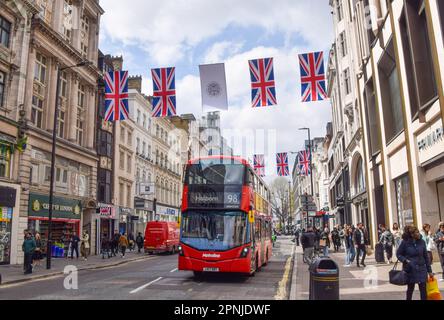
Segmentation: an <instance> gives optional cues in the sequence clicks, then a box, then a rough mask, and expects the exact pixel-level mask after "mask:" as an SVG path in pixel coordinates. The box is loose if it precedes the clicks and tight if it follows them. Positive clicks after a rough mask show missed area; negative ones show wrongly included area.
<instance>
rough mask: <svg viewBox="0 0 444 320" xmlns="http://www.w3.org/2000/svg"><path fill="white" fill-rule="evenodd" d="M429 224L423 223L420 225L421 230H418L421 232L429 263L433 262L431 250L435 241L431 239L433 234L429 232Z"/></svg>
mask: <svg viewBox="0 0 444 320" xmlns="http://www.w3.org/2000/svg"><path fill="white" fill-rule="evenodd" d="M431 228H432V227H431V225H430V224H427V223H426V224H424V225H423V226H422V230H421V231H420V232H419V233H420V234H421V238H422V240H424V242H425V244H426V249H427V254H428V255H429V261H430V264H431V265H432V264H433V250H434V249H435V243H434V241H433V236H432V232H431Z"/></svg>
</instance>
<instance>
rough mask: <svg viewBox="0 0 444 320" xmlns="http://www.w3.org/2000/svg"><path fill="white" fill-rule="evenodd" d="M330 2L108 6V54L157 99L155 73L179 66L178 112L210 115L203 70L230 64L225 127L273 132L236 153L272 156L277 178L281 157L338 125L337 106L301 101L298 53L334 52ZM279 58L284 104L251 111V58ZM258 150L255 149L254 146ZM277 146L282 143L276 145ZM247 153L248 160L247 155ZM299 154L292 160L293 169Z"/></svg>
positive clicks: (141, 1) (103, 45)
mask: <svg viewBox="0 0 444 320" xmlns="http://www.w3.org/2000/svg"><path fill="white" fill-rule="evenodd" d="M328 2H329V1H328V0H274V1H269V0H242V1H239V0H220V1H216V0H163V1H154V0H148V1H147V0H130V1H121V0H105V1H101V5H102V7H103V8H104V9H105V11H106V12H105V15H104V16H103V18H102V27H101V35H100V49H101V50H102V51H103V52H104V53H105V54H112V55H123V57H124V69H126V70H128V71H129V72H130V74H132V75H142V76H143V79H144V82H143V91H144V93H145V94H148V95H149V94H152V82H151V81H152V80H151V75H150V69H151V68H157V67H176V89H177V112H178V113H179V114H184V113H194V114H195V115H196V117H199V116H200V115H201V114H202V107H201V91H200V90H201V88H200V79H199V67H198V66H199V65H200V64H206V63H218V62H224V63H225V68H226V73H227V86H228V99H229V106H230V109H229V111H223V112H222V129H243V130H245V129H247V130H246V131H245V133H244V135H246V136H251V134H253V135H254V134H255V133H256V132H259V136H262V134H261V131H257V130H265V131H264V132H265V134H266V139H267V138H270V139H271V141H273V140H274V138H273V137H274V135H275V136H276V139H275V140H276V145H270V146H268V144H267V143H265V150H264V143H262V142H261V141H257V143H256V147H254V148H252V147H250V146H249V145H247V146H246V147H245V146H244V148H243V151H242V150H240V148H239V147H235V149H236V150H235V152H236V153H237V154H241V153H242V155H243V156H245V157H252V154H253V153H258V154H262V153H265V154H266V155H267V156H266V157H267V164H268V166H267V167H268V170H267V174H269V175H273V174H275V170H276V169H275V164H274V161H275V159H274V155H273V154H274V152H287V151H299V150H300V149H302V148H303V144H304V139H306V133H305V132H302V131H298V128H300V127H306V126H309V127H310V128H311V129H312V135H313V136H324V135H325V127H326V124H327V122H328V121H331V120H330V119H331V109H330V105H329V102H328V101H327V102H315V103H304V104H303V103H301V102H300V101H301V93H300V80H299V79H300V72H299V62H298V54H300V53H306V52H312V51H321V50H322V51H324V52H325V61H326V62H327V60H326V59H327V57H328V50H329V48H330V46H331V43H332V42H333V30H332V28H333V23H332V17H331V13H330V12H331V8H330V6H329V4H328ZM268 57H273V58H274V69H275V70H274V72H275V79H276V90H277V99H278V105H277V106H274V107H268V108H264V109H252V108H251V101H250V100H251V91H250V74H249V69H248V60H251V59H257V58H268ZM249 144H251V143H249ZM272 144H274V143H272ZM255 148H256V150H254V149H255ZM245 153H247V154H245ZM294 158H295V156H291V158H290V161H291V162H292V163H293V161H294Z"/></svg>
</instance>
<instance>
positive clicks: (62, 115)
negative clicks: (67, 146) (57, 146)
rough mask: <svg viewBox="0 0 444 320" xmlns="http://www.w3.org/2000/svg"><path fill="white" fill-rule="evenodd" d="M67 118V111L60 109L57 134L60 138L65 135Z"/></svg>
mask: <svg viewBox="0 0 444 320" xmlns="http://www.w3.org/2000/svg"><path fill="white" fill-rule="evenodd" d="M65 118H66V113H65V111H62V110H59V114H58V116H57V121H58V124H57V136H58V137H60V138H64V137H65V134H64V132H65Z"/></svg>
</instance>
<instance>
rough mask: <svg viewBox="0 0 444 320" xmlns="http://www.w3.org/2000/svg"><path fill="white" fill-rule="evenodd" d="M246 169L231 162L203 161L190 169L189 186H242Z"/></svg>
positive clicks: (187, 180)
mask: <svg viewBox="0 0 444 320" xmlns="http://www.w3.org/2000/svg"><path fill="white" fill-rule="evenodd" d="M244 175H245V167H244V165H242V164H237V163H234V162H232V161H230V160H224V159H211V160H201V161H200V162H199V163H197V164H192V165H190V166H189V167H188V172H187V179H186V182H187V184H188V185H242V184H243V182H244Z"/></svg>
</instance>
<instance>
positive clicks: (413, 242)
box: [397, 226, 434, 301]
mask: <svg viewBox="0 0 444 320" xmlns="http://www.w3.org/2000/svg"><path fill="white" fill-rule="evenodd" d="M397 257H398V259H399V261H401V262H402V264H403V270H404V271H405V272H406V273H407V275H408V276H407V279H408V285H407V300H409V301H410V300H412V298H413V291H414V290H415V285H416V284H418V286H419V291H420V294H421V300H427V290H426V284H427V280H428V277H427V275H428V276H429V277H430V278H433V277H434V275H433V272H432V267H431V265H430V261H429V255H428V254H427V248H426V244H425V242H424V241H423V240H422V239H421V234H420V232H419V230H418V228H416V227H415V226H407V227H405V228H404V233H403V235H402V241H401V244H400V245H399V248H398V251H397Z"/></svg>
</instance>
